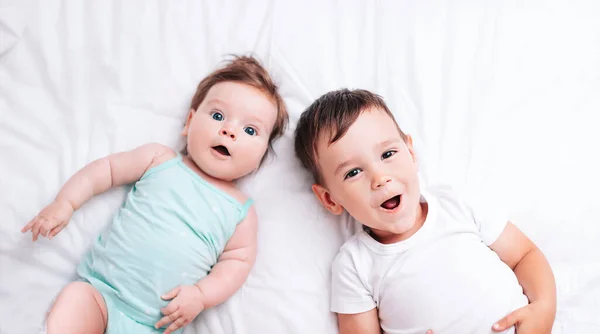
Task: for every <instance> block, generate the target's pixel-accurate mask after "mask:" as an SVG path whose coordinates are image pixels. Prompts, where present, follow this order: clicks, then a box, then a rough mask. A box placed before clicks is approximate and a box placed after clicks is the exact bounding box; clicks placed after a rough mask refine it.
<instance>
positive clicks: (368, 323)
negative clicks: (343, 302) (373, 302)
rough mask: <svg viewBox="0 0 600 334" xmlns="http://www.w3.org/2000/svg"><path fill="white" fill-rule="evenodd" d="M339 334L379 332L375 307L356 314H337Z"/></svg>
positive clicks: (378, 333) (379, 333)
mask: <svg viewBox="0 0 600 334" xmlns="http://www.w3.org/2000/svg"><path fill="white" fill-rule="evenodd" d="M337 318H338V327H339V330H340V334H381V327H380V326H379V316H378V315H377V308H374V309H371V310H370V311H366V312H363V313H357V314H339V313H338V315H337Z"/></svg>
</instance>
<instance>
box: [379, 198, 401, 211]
mask: <svg viewBox="0 0 600 334" xmlns="http://www.w3.org/2000/svg"><path fill="white" fill-rule="evenodd" d="M398 205H400V195H396V196H394V197H392V198H390V199H388V200H387V201H385V202H383V203H381V205H380V206H381V207H382V208H384V209H386V210H394V209H396V208H397V207H398Z"/></svg>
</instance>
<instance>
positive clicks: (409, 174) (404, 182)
mask: <svg viewBox="0 0 600 334" xmlns="http://www.w3.org/2000/svg"><path fill="white" fill-rule="evenodd" d="M295 148H296V155H297V156H298V158H299V159H300V160H301V161H302V163H303V165H304V166H305V167H306V168H307V169H309V170H310V171H311V172H312V175H313V176H314V178H315V181H316V183H315V184H314V185H313V186H312V190H313V192H314V193H315V195H316V197H317V198H318V200H319V201H320V202H321V204H322V205H323V206H324V207H325V208H326V209H327V210H329V211H330V212H332V213H333V214H336V215H339V214H341V213H342V212H343V211H344V210H346V211H347V212H348V213H349V214H350V215H351V216H352V217H353V218H354V219H356V220H357V221H359V222H360V223H362V224H363V229H362V230H361V231H359V232H358V233H357V234H356V235H354V236H353V237H352V238H351V239H350V240H348V241H347V242H346V243H345V244H344V245H343V246H342V247H341V249H340V251H339V254H338V255H337V257H336V259H335V261H334V263H333V269H332V271H333V277H332V296H331V310H332V311H333V312H336V313H337V314H338V323H339V328H340V333H342V334H348V333H361V334H369V333H381V331H382V330H383V332H384V333H403V334H404V333H414V334H424V333H425V332H427V331H428V330H429V329H431V330H433V332H435V333H457V334H464V333H475V334H481V333H491V332H492V331H505V332H507V333H513V332H514V330H515V327H516V329H517V331H518V333H519V334H526V333H536V334H539V333H550V330H551V328H552V324H553V321H554V316H555V313H556V292H555V284H554V277H553V275H552V271H551V269H550V266H549V265H548V263H547V261H546V260H545V258H544V256H543V254H542V253H541V252H540V250H539V249H538V248H537V247H536V246H535V245H534V244H533V243H532V242H531V241H530V240H529V239H528V238H527V237H526V236H525V235H524V234H523V233H522V232H521V231H519V229H517V227H515V226H514V225H513V224H511V223H510V222H507V220H506V219H502V218H503V217H500V216H496V215H493V214H492V213H493V211H489V210H487V209H486V208H483V207H475V206H468V205H466V204H465V203H464V202H463V201H461V199H460V198H459V197H457V196H456V195H455V194H454V193H453V192H452V191H451V190H450V189H448V188H447V187H431V188H430V189H426V190H425V189H421V188H420V186H419V181H418V177H417V171H418V168H417V158H416V155H415V152H414V150H413V146H412V139H411V137H410V136H408V135H405V134H404V133H403V132H402V130H400V128H399V127H398V124H397V123H396V121H395V120H394V118H393V116H392V114H391V112H390V110H389V109H388V108H387V106H386V105H385V103H384V101H383V100H382V99H381V97H379V96H377V95H375V94H372V93H370V92H368V91H365V90H354V91H349V90H340V91H335V92H330V93H328V94H325V95H324V96H322V97H320V98H319V99H317V100H316V101H315V102H314V103H313V104H312V105H311V106H310V107H308V109H307V110H306V111H305V112H304V113H303V115H302V116H301V118H300V120H299V121H298V125H297V128H296V138H295ZM515 310H516V311H515ZM511 312H512V313H511ZM507 314H508V316H506V315H507ZM505 316H506V317H505ZM502 317H505V318H504V319H502V320H501V321H499V322H496V321H497V320H498V319H500V318H502ZM492 325H493V326H492Z"/></svg>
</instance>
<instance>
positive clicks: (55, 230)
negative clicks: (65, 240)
mask: <svg viewBox="0 0 600 334" xmlns="http://www.w3.org/2000/svg"><path fill="white" fill-rule="evenodd" d="M65 226H67V224H61V225H58V226H56V227H55V228H53V229H52V230H50V232H49V233H48V239H52V238H54V236H55V235H57V234H58V232H60V231H62V230H63V228H65Z"/></svg>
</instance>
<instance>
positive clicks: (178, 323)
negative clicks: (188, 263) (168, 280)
mask: <svg viewBox="0 0 600 334" xmlns="http://www.w3.org/2000/svg"><path fill="white" fill-rule="evenodd" d="M161 298H162V299H164V300H171V299H172V301H171V302H170V303H169V305H167V307H164V308H162V309H160V311H161V312H162V314H164V315H165V316H164V317H163V318H162V319H160V320H159V321H158V322H157V323H156V324H155V325H154V327H155V328H157V329H158V328H161V327H163V326H165V325H167V324H169V323H171V325H170V326H169V327H167V329H166V330H165V332H164V334H169V333H172V332H174V331H176V330H178V329H179V328H182V327H183V326H185V325H187V324H189V323H190V322H192V320H194V318H196V316H197V315H198V314H199V313H200V312H202V311H203V310H204V302H203V299H204V295H203V294H202V292H201V291H200V289H199V288H198V287H197V286H195V285H180V286H178V287H176V288H175V289H173V290H171V291H170V292H169V293H167V294H165V295H163V296H162V297H161Z"/></svg>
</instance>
